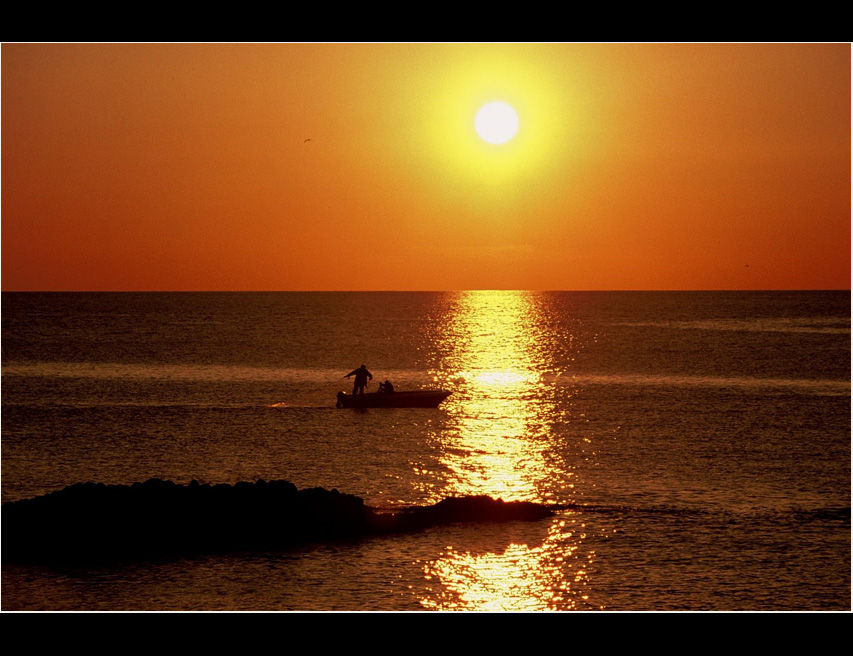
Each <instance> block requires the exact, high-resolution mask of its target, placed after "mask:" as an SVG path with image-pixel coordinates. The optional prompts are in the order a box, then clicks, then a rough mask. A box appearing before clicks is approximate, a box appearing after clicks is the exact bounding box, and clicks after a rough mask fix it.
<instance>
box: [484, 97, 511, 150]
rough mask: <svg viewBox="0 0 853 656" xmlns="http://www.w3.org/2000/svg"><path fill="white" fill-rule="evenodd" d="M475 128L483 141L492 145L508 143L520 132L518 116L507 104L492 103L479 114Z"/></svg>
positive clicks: (486, 105)
mask: <svg viewBox="0 0 853 656" xmlns="http://www.w3.org/2000/svg"><path fill="white" fill-rule="evenodd" d="M474 127H475V128H476V130H477V134H479V135H480V138H481V139H482V140H483V141H488V142H489V143H491V144H502V143H506V142H507V141H509V140H510V139H512V138H513V137H514V136H515V133H516V132H517V131H518V114H516V113H515V110H514V109H513V108H512V107H510V106H509V105H507V104H506V103H505V102H501V101H495V102H490V103H487V104H485V105H483V106H482V107H481V108H480V111H478V112H477V116H476V118H475V119H474Z"/></svg>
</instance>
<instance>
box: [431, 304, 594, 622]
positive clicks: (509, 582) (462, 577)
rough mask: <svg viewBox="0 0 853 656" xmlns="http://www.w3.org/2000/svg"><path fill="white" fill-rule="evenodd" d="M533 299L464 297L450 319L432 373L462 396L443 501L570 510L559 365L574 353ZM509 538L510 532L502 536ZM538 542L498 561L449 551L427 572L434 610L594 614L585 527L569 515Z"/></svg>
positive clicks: (503, 552)
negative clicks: (560, 433)
mask: <svg viewBox="0 0 853 656" xmlns="http://www.w3.org/2000/svg"><path fill="white" fill-rule="evenodd" d="M546 313H547V307H546V305H544V304H543V302H542V297H541V296H538V295H535V294H533V293H530V292H514V291H503V292H492V291H490V292H465V293H461V294H460V296H459V297H458V298H457V299H456V302H455V303H453V304H452V305H451V306H450V307H449V308H447V311H446V313H445V316H443V317H442V318H441V321H440V322H439V325H440V326H441V329H440V331H439V332H440V337H439V341H440V344H438V346H439V348H438V349H437V351H438V352H440V354H441V356H440V360H439V361H437V362H436V363H435V364H436V366H435V368H434V370H433V374H434V376H435V379H436V381H437V382H438V383H439V384H440V385H441V386H442V387H445V388H447V389H452V390H453V392H454V393H453V395H452V396H451V397H450V398H449V399H448V401H447V402H446V406H445V407H446V412H447V413H448V415H449V417H450V423H449V426H448V425H445V426H444V429H443V430H441V431H440V432H439V431H436V433H435V435H434V436H433V437H434V439H435V440H437V441H439V442H440V453H441V455H440V460H441V465H442V466H443V469H444V471H445V472H446V475H445V476H446V480H445V481H444V483H445V487H444V488H443V489H441V490H437V491H436V492H435V497H434V500H435V501H438V500H440V498H443V497H445V496H450V495H454V496H462V495H488V496H491V497H494V498H501V499H503V500H504V501H537V502H547V501H549V500H552V499H555V498H560V499H566V498H567V496H569V495H570V490H571V488H572V486H573V485H574V482H573V478H572V477H573V472H572V471H571V468H570V467H567V466H566V464H565V463H564V462H562V461H561V460H560V455H559V453H560V450H559V449H556V448H555V446H556V444H555V440H556V439H558V437H557V431H556V430H555V427H556V426H557V425H558V424H559V423H560V422H562V421H565V420H567V419H568V417H566V416H565V413H566V412H567V410H566V409H565V404H558V403H557V400H558V398H560V395H561V394H565V392H564V391H562V392H561V391H560V390H559V389H558V388H557V387H556V386H555V384H554V381H556V378H557V376H559V374H560V373H562V372H560V371H558V370H556V369H555V366H559V365H555V364H554V358H553V354H554V353H555V352H556V351H558V350H559V349H560V348H563V347H562V346H561V345H564V344H566V343H568V341H569V340H567V336H566V335H560V334H559V333H558V332H556V331H555V330H554V329H552V328H551V327H550V324H549V322H548V321H547V316H545V314H546ZM498 530H501V529H498ZM535 530H537V531H539V537H538V538H536V539H531V538H530V537H529V536H528V537H521V538H519V539H517V540H510V542H509V543H508V544H507V543H506V542H504V543H503V544H502V546H501V547H500V548H498V549H495V550H486V551H485V552H483V551H482V550H474V551H472V550H471V549H470V548H467V545H464V544H460V545H459V547H458V548H457V547H455V546H454V545H448V546H447V548H446V549H445V551H444V552H443V553H442V555H441V557H440V558H438V559H436V560H433V561H430V562H428V563H426V564H425V565H424V575H425V578H426V580H427V581H428V583H429V589H430V594H428V595H426V596H424V597H423V598H422V599H421V600H420V601H421V604H422V605H423V606H424V607H426V608H430V609H435V610H463V609H464V610H556V609H561V610H565V609H570V608H574V607H578V606H580V605H584V602H585V595H584V594H583V588H584V586H585V585H586V583H587V578H588V574H587V572H588V566H589V564H590V563H591V562H592V560H593V558H594V553H592V552H591V551H588V550H587V551H586V552H585V551H584V549H583V548H582V542H583V540H584V538H585V535H584V533H583V531H584V527H583V523H582V519H581V518H580V517H579V516H577V515H568V514H563V515H562V516H558V517H557V518H555V519H554V520H553V521H552V522H551V523H550V525H549V524H547V521H546V522H543V523H539V524H538V525H537V527H536V528H535Z"/></svg>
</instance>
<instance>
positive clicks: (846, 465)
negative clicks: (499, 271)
mask: <svg viewBox="0 0 853 656" xmlns="http://www.w3.org/2000/svg"><path fill="white" fill-rule="evenodd" d="M850 362H851V360H850V293H849V292H601V293H598V292H595V293H593V292H584V293H580V292H579V293H571V292H552V293H544V292H543V293H538V292H515V291H507V292H499V291H496V292H487V291H478V292H441V293H439V292H436V293H427V292H423V293H402V292H401V293H378V292H377V293H4V294H3V295H2V501H3V502H4V503H6V502H10V501H15V500H18V499H23V498H29V497H34V496H38V495H41V494H45V493H49V492H52V491H55V490H59V489H61V488H63V487H65V486H68V485H72V484H74V483H78V482H85V481H96V482H103V483H110V484H130V483H133V482H137V481H144V480H147V479H149V478H160V479H167V480H171V481H174V482H176V483H189V482H190V481H192V480H197V481H199V482H201V483H236V482H238V481H255V480H258V479H264V480H272V479H286V480H289V481H291V482H293V483H295V484H296V485H297V486H298V487H300V488H302V487H315V486H323V487H326V488H330V489H331V488H337V489H339V490H340V491H341V492H346V493H349V494H354V495H357V496H360V497H362V498H363V499H364V500H365V502H366V503H367V504H369V505H371V506H374V507H377V508H380V509H397V508H401V507H404V506H412V505H425V504H430V503H434V502H437V501H439V500H441V499H442V498H445V497H448V496H459V495H465V494H488V495H490V496H493V497H496V498H502V499H504V500H529V501H538V502H543V503H555V504H562V505H564V506H566V509H564V510H560V511H559V512H557V513H556V515H555V516H554V518H553V519H549V520H543V521H537V522H529V523H528V522H518V523H510V524H501V525H492V524H459V525H452V526H444V527H436V528H433V529H429V530H426V531H423V532H420V533H414V534H408V535H395V536H390V537H380V538H370V539H360V540H349V541H340V542H335V543H330V544H321V545H306V546H304V547H302V548H299V549H294V550H288V551H281V552H276V553H250V554H245V553H244V554H230V555H224V556H223V555H216V556H204V557H198V558H184V559H163V560H160V561H157V562H134V563H126V564H123V565H113V566H102V567H99V568H95V567H85V568H84V567H80V568H70V567H63V568H60V567H47V566H21V565H6V564H4V565H3V570H2V609H3V610H26V609H39V610H285V611H300V610H302V611H307V610H345V611H346V610H349V611H364V610H376V611H427V610H472V611H487V610H515V611H540V610H541V611H546V610H555V611H563V610H590V611H591V610H607V611H625V610H631V611H637V610H642V611H646V610H700V611H705V610H749V611H755V610H850V608H851V590H850V562H851V552H850V537H851V534H850V451H851V449H850V447H851V441H850ZM362 363H365V364H366V365H367V366H368V368H369V369H370V370H371V371H372V372H373V374H374V376H375V377H374V380H373V381H372V384H371V386H370V388H369V390H371V389H372V390H375V388H376V384H377V382H378V381H379V380H384V379H386V378H387V379H390V380H392V381H393V382H394V384H395V386H396V387H397V388H398V389H419V388H429V387H441V388H444V389H448V390H451V391H452V392H453V394H452V395H451V396H450V398H449V399H448V400H447V401H446V402H445V403H444V404H442V406H441V407H440V408H438V409H416V408H412V409H403V408H401V409H373V410H366V411H358V410H350V409H337V408H335V394H336V393H337V392H338V391H339V390H341V389H343V390H347V391H350V390H351V387H352V384H351V381H350V380H344V379H343V378H342V376H343V375H344V374H346V373H348V372H349V371H351V370H352V369H354V368H355V367H357V366H359V365H360V364H362ZM10 539H14V536H9V535H5V534H4V535H3V541H4V542H5V541H6V540H10ZM68 539H69V540H73V539H74V536H73V535H71V536H68Z"/></svg>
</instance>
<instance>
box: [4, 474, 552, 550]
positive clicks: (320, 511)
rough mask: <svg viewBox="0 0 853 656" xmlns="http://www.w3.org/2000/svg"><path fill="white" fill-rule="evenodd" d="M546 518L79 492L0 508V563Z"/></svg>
mask: <svg viewBox="0 0 853 656" xmlns="http://www.w3.org/2000/svg"><path fill="white" fill-rule="evenodd" d="M551 514H552V511H551V510H550V509H549V508H547V507H545V506H542V505H539V504H535V503H529V502H504V501H501V500H495V499H492V498H490V497H486V496H469V497H462V498H449V499H445V500H444V501H441V502H439V503H437V504H435V505H433V506H427V507H421V508H412V509H409V510H405V511H401V512H397V513H384V514H383V513H378V512H376V511H374V510H373V509H371V508H370V507H368V506H366V505H364V501H363V500H362V499H360V498H359V497H356V496H353V495H350V494H342V493H340V492H338V490H335V489H333V490H331V491H329V490H326V489H324V488H320V487H316V488H309V489H303V490H299V489H297V488H296V486H295V485H293V484H292V483H290V482H288V481H269V482H267V481H264V480H259V481H257V482H255V483H248V482H241V483H237V484H235V485H225V484H221V485H207V484H204V485H202V484H199V483H198V482H197V481H192V482H191V483H190V484H189V485H178V484H176V483H172V482H170V481H162V480H158V479H150V480H148V481H146V482H144V483H134V484H133V485H130V486H128V485H105V484H103V483H79V484H77V485H72V486H70V487H66V488H64V489H62V490H59V491H57V492H52V493H50V494H46V495H44V496H40V497H36V498H34V499H25V500H22V501H16V502H12V503H6V504H3V508H2V522H3V526H2V528H3V532H2V541H3V543H2V556H3V562H46V563H79V562H103V561H113V560H137V559H145V558H156V557H164V556H166V557H174V556H189V555H198V554H205V553H224V552H235V551H238V552H239V551H263V550H276V549H286V548H288V547H291V546H295V545H298V544H303V543H312V542H326V541H330V540H336V539H345V538H354V537H362V536H364V537H366V536H370V535H378V534H387V533H398V532H404V531H417V530H421V529H424V528H427V527H430V526H436V525H440V524H449V523H456V522H484V521H488V522H505V521H515V520H526V521H530V520H536V519H541V518H544V517H547V516H549V515H551Z"/></svg>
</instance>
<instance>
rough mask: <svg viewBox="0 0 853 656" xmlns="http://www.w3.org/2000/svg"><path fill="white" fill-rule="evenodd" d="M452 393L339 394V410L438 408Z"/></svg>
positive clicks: (427, 391)
mask: <svg viewBox="0 0 853 656" xmlns="http://www.w3.org/2000/svg"><path fill="white" fill-rule="evenodd" d="M448 396H450V392H447V391H445V390H418V391H413V392H394V393H393V394H379V393H377V392H371V393H368V394H355V395H352V394H346V393H344V392H338V402H337V404H336V405H337V407H339V408H437V407H438V405H439V403H441V402H442V401H444V399H446V398H447V397H448Z"/></svg>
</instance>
